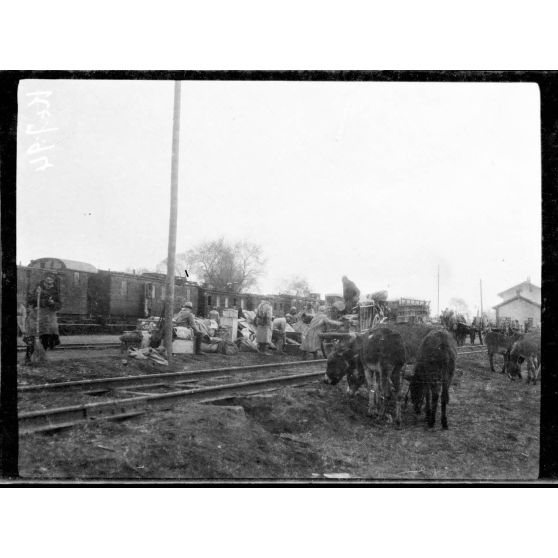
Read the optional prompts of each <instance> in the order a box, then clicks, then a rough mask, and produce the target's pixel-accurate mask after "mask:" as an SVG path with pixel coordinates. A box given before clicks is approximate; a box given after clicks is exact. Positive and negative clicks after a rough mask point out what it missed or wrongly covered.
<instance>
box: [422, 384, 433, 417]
mask: <svg viewBox="0 0 558 558" xmlns="http://www.w3.org/2000/svg"><path fill="white" fill-rule="evenodd" d="M423 395H424V419H425V420H426V424H428V425H429V424H430V414H431V410H430V399H431V397H432V386H431V385H430V383H427V384H426V383H425V384H424V386H423Z"/></svg>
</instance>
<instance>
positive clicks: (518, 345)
mask: <svg viewBox="0 0 558 558" xmlns="http://www.w3.org/2000/svg"><path fill="white" fill-rule="evenodd" d="M523 362H526V364H527V383H530V382H533V385H536V384H537V380H538V378H539V374H540V370H541V334H540V332H532V333H527V334H525V336H524V337H523V338H522V339H519V340H517V341H516V342H515V343H514V344H513V345H512V348H511V349H510V356H509V360H508V375H509V377H510V379H514V378H515V376H519V377H521V364H522V363H523Z"/></svg>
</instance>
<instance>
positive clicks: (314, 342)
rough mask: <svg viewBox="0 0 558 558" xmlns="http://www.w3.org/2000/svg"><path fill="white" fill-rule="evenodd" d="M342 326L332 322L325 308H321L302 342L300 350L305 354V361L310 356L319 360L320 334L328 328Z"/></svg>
mask: <svg viewBox="0 0 558 558" xmlns="http://www.w3.org/2000/svg"><path fill="white" fill-rule="evenodd" d="M340 325H341V322H337V321H335V320H330V319H329V318H328V317H327V315H326V313H325V306H320V307H319V309H318V313H317V314H316V315H315V316H314V318H313V319H312V321H311V322H310V326H309V327H308V331H307V332H306V336H305V337H304V339H303V340H302V345H300V350H301V351H303V352H304V360H306V359H307V358H308V356H309V355H310V354H312V355H313V356H314V359H316V358H318V350H319V349H320V347H321V340H320V338H319V335H318V334H319V333H323V332H325V331H327V328H328V326H335V327H338V326H340ZM324 356H325V355H324Z"/></svg>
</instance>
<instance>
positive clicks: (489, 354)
mask: <svg viewBox="0 0 558 558" xmlns="http://www.w3.org/2000/svg"><path fill="white" fill-rule="evenodd" d="M488 361H489V362H490V370H491V371H492V372H496V370H494V353H491V352H490V351H488Z"/></svg>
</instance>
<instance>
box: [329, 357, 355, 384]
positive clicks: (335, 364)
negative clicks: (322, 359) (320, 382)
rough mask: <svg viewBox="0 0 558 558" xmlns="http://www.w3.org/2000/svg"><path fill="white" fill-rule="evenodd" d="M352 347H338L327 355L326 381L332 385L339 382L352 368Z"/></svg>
mask: <svg viewBox="0 0 558 558" xmlns="http://www.w3.org/2000/svg"><path fill="white" fill-rule="evenodd" d="M352 356H353V353H352V350H351V349H346V348H344V349H337V350H335V351H334V352H333V353H331V354H330V355H329V356H328V357H327V366H326V373H325V376H324V382H325V383H326V384H330V385H332V386H334V385H336V384H338V383H339V382H340V381H341V379H342V378H343V376H345V375H346V374H347V372H349V369H350V368H351V359H352Z"/></svg>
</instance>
